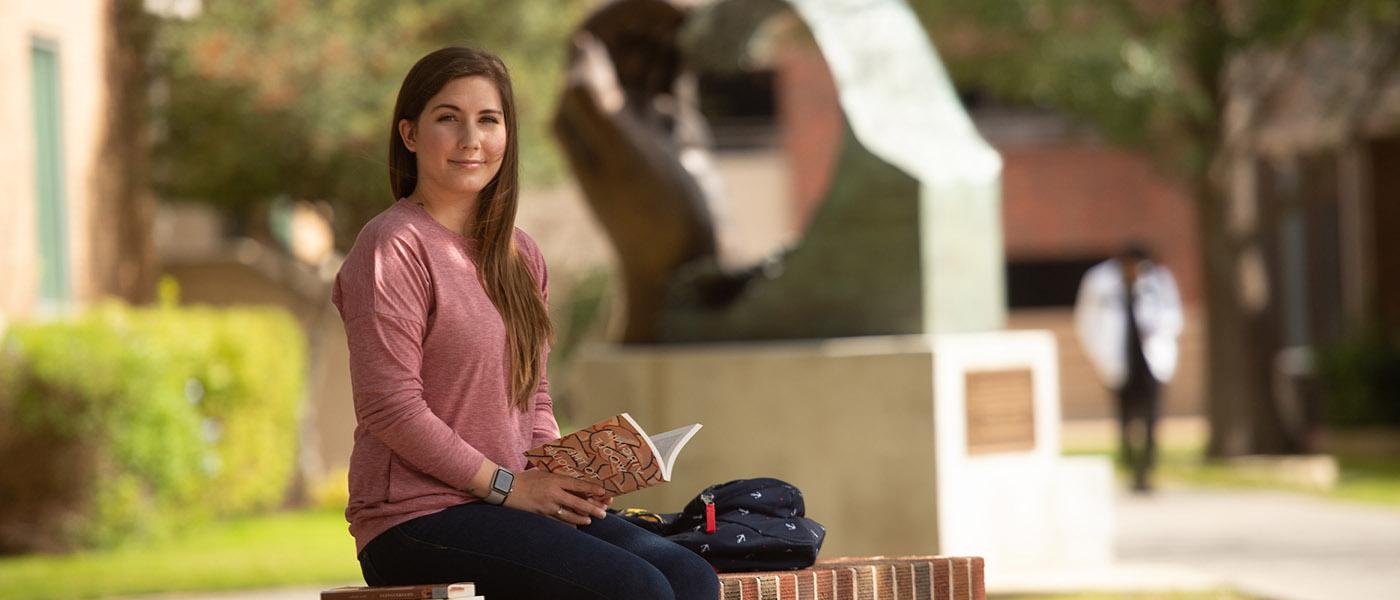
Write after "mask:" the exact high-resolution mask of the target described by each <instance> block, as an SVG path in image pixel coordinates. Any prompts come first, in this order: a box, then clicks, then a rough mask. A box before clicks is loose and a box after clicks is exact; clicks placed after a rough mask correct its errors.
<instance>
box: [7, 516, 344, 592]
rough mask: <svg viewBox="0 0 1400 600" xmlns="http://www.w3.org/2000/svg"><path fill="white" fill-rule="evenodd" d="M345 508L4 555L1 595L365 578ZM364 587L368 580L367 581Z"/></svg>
mask: <svg viewBox="0 0 1400 600" xmlns="http://www.w3.org/2000/svg"><path fill="white" fill-rule="evenodd" d="M359 581H362V580H361V579H360V568H359V563H357V562H356V561H355V544H354V541H352V539H351V538H350V534H349V532H348V531H347V530H346V523H345V518H344V516H342V514H341V513H340V512H338V511H337V512H330V511H315V512H299V513H284V514H274V515H268V516H262V517H251V518H246V519H240V520H236V521H228V522H223V523H210V524H207V525H203V526H200V527H197V528H194V529H191V530H190V531H188V532H185V533H183V534H182V535H180V536H179V539H174V540H166V541H159V542H151V543H147V544H140V545H133V546H129V547H123V548H118V549H114V550H108V551H100V552H84V553H78V554H73V555H68V556H25V557H18V558H3V559H0V599H10V598H14V599H17V600H18V599H20V598H23V599H25V600H44V599H49V598H53V599H60V598H61V599H64V600H69V599H82V598H99V597H107V596H122V595H131V594H144V593H153V592H176V591H187V590H189V591H194V590H199V591H207V590H230V589H242V588H261V587H276V586H285V585H317V584H328V585H327V587H330V585H329V584H343V583H346V582H359ZM361 585H363V584H361Z"/></svg>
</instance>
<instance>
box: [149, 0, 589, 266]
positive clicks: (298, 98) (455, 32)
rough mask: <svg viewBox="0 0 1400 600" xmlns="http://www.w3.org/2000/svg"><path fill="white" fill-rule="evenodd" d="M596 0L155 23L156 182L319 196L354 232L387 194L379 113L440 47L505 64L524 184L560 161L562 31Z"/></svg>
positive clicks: (223, 10) (428, 4) (218, 6)
mask: <svg viewBox="0 0 1400 600" xmlns="http://www.w3.org/2000/svg"><path fill="white" fill-rule="evenodd" d="M595 3H596V2H595V1H594V0H522V1H516V2H486V1H481V0H476V1H463V0H454V1H449V0H421V1H417V2H395V1H392V0H331V1H325V2H305V1H296V0H246V1H240V2H208V3H204V10H203V12H202V13H201V14H199V15H197V16H196V17H194V18H193V19H190V20H187V21H180V20H169V21H166V22H165V23H163V25H162V27H161V31H160V35H159V40H158V43H157V47H156V50H155V52H154V59H155V60H156V61H157V63H158V64H159V73H160V78H159V80H158V81H159V83H158V85H159V87H158V93H157V94H156V96H157V97H156V104H157V114H158V117H157V123H156V126H157V130H158V132H159V133H158V141H157V146H156V175H155V181H156V186H157V189H158V190H159V191H160V192H161V195H162V196H163V197H165V198H168V199H185V200H195V201H202V202H208V203H212V204H214V205H216V206H219V207H222V208H226V209H229V210H231V211H233V212H240V211H244V210H246V209H248V208H249V207H251V206H256V205H258V204H259V203H261V202H264V201H266V200H268V199H270V198H273V197H276V196H280V195H287V196H291V197H294V198H305V199H313V200H316V199H324V200H328V201H330V202H331V203H332V204H333V205H334V206H336V207H337V217H338V218H337V221H338V229H339V231H338V233H340V234H341V235H339V236H338V238H339V239H342V240H345V241H346V242H347V243H348V239H347V238H352V237H353V233H354V232H355V230H357V229H358V227H359V225H360V224H361V223H363V220H364V219H366V218H368V216H371V215H373V214H375V213H376V212H378V210H379V209H382V207H383V206H384V205H385V204H386V203H387V202H388V201H389V200H390V198H389V187H388V183H387V178H386V175H385V174H386V160H385V154H386V152H387V142H388V136H389V132H390V123H389V115H390V113H391V111H392V109H393V103H394V99H395V95H396V94H397V92H398V87H399V84H400V83H401V82H402V80H403V77H404V75H405V74H406V73H407V71H408V68H409V67H410V66H412V64H413V63H414V62H415V61H416V60H417V59H418V58H420V57H421V56H423V55H424V54H426V53H428V52H431V51H432V50H435V49H437V48H440V47H443V46H446V45H454V44H458V45H472V46H477V47H482V48H486V49H488V50H491V51H493V52H495V53H496V54H498V55H500V56H501V57H502V59H503V60H505V61H506V64H507V66H508V67H509V68H510V69H511V75H512V79H513V84H514V86H515V90H516V103H517V106H518V109H519V111H520V123H521V126H520V127H521V132H520V135H521V137H520V139H521V169H522V178H523V179H524V181H525V182H527V183H541V182H547V181H549V180H552V179H554V178H556V177H557V176H558V174H559V173H560V172H561V168H560V164H561V163H560V160H559V158H558V156H557V154H556V151H555V149H554V148H553V144H552V141H551V140H550V139H549V137H548V129H547V127H546V124H547V121H548V119H549V117H550V115H551V113H552V111H553V108H554V102H555V98H556V95H557V90H558V88H559V77H560V72H561V66H562V62H563V60H564V58H565V43H564V42H565V39H566V36H567V35H568V33H569V32H570V31H571V30H572V29H573V27H575V26H576V24H577V22H578V21H579V19H580V18H582V16H583V15H584V13H585V11H586V10H587V9H588V8H589V6H590V5H592V4H595Z"/></svg>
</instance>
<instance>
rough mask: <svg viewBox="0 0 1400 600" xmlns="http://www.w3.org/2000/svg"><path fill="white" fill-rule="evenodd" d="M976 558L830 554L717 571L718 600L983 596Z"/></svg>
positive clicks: (969, 599) (975, 599) (958, 599)
mask: <svg viewBox="0 0 1400 600" xmlns="http://www.w3.org/2000/svg"><path fill="white" fill-rule="evenodd" d="M982 571H983V563H982V559H981V558H977V557H948V556H901V557H886V556H871V557H862V558H832V559H824V560H819V561H817V564H815V565H812V566H811V567H808V568H806V569H801V570H797V571H771V572H762V573H722V574H720V576H719V583H720V600H986V597H987V592H986V585H985V582H984V580H983V575H982Z"/></svg>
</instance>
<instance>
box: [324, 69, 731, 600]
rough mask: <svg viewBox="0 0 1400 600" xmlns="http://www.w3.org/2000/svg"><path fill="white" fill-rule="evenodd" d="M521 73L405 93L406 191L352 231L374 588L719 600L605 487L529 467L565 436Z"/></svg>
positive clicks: (396, 132) (366, 548) (399, 142)
mask: <svg viewBox="0 0 1400 600" xmlns="http://www.w3.org/2000/svg"><path fill="white" fill-rule="evenodd" d="M518 167H519V165H518V148H517V131H516V113H515V102H514V98H513V96H512V93H511V84H510V77H509V75H508V74H507V72H506V68H505V65H504V64H502V62H501V61H500V59H498V58H496V57H495V56H493V55H491V54H489V53H487V52H483V51H480V50H473V49H468V48H444V49H442V50H438V51H436V52H433V53H431V54H429V55H427V56H425V57H423V58H422V59H421V60H419V61H418V63H417V64H415V65H414V66H413V68H412V69H410V70H409V72H408V76H407V77H405V78H404V82H403V86H402V87H401V88H400V89H399V96H398V102H397V103H396V105H395V107H394V117H393V122H392V127H391V132H390V141H389V181H390V185H391V186H392V188H393V192H394V196H395V197H396V198H398V200H397V201H396V202H395V203H394V204H393V205H392V206H390V207H389V208H388V209H386V210H385V211H384V212H382V213H380V214H379V215H378V216H376V217H375V218H374V219H372V220H371V221H370V222H369V223H368V224H367V225H365V227H364V229H363V230H361V231H360V234H359V236H358V237H357V238H356V239H355V245H354V248H352V249H351V250H350V253H349V255H348V256H346V259H345V264H344V265H343V266H342V267H341V270H340V273H339V275H338V276H337V278H336V285H335V289H334V294H333V297H332V301H333V302H334V303H335V305H336V307H337V308H338V309H339V310H340V315H341V317H342V318H343V319H344V320H345V331H346V335H347V337H348V340H349V346H350V375H351V382H352V384H353V387H354V401H355V416H356V421H357V427H356V429H355V446H354V450H353V452H352V455H351V459H350V502H349V506H347V507H346V511H345V515H346V518H347V520H349V522H350V533H351V534H352V535H353V536H354V538H355V544H356V551H357V552H358V554H359V559H360V566H361V570H362V571H363V573H364V577H365V581H366V582H367V583H368V584H369V585H395V584H411V583H435V582H449V581H472V582H475V583H476V584H477V586H478V587H477V589H478V590H479V592H478V593H479V594H483V595H485V596H486V597H488V598H491V599H492V600H507V599H511V598H550V599H563V598H588V599H605V598H606V599H632V598H635V599H646V600H657V599H669V598H677V599H692V598H693V599H701V598H703V599H704V600H714V599H715V598H717V597H718V594H719V591H718V588H719V584H718V581H717V579H716V577H715V573H714V571H713V570H712V569H711V568H710V566H709V565H708V564H707V563H706V562H705V561H704V560H702V559H701V558H700V557H698V556H696V555H695V554H693V553H691V552H690V551H688V550H686V549H684V548H681V547H680V546H677V545H675V544H674V543H671V542H669V541H667V540H666V539H665V538H662V537H659V536H656V535H654V534H651V533H648V532H646V531H644V530H642V529H640V528H638V527H635V526H633V525H631V524H630V523H628V522H626V521H624V520H623V519H619V518H615V517H612V518H605V517H606V514H607V513H606V512H605V509H606V507H607V506H608V505H609V503H611V501H612V498H610V497H608V496H607V492H606V491H605V490H604V489H603V488H602V487H601V486H598V485H594V484H592V483H586V482H583V481H579V480H575V479H573V478H570V477H566V476H563V475H555V474H552V473H548V472H544V471H540V470H534V469H527V463H526V461H525V458H524V456H523V453H524V452H525V451H526V450H529V449H530V448H532V447H534V446H536V445H538V444H540V443H542V442H545V441H548V440H551V439H554V438H556V437H558V436H559V426H558V424H557V423H556V421H555V419H554V412H553V403H552V401H551V400H550V397H549V385H548V383H547V381H546V379H545V360H546V357H547V355H548V352H549V346H548V340H549V338H550V334H551V327H550V324H549V318H548V315H547V314H546V311H545V301H546V298H547V296H546V293H547V280H548V275H547V272H546V270H545V262H544V257H543V256H541V254H540V251H539V248H537V247H536V246H535V243H534V241H533V240H531V239H530V237H529V236H527V235H525V233H524V232H522V231H520V230H519V229H516V228H515V225H514V223H515V208H516V198H517V192H518V186H517V182H518V177H519V176H518Z"/></svg>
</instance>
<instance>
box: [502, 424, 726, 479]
mask: <svg viewBox="0 0 1400 600" xmlns="http://www.w3.org/2000/svg"><path fill="white" fill-rule="evenodd" d="M697 431H700V424H698V423H697V424H694V425H686V426H685V427H681V428H679V429H672V430H671V431H667V432H666V433H658V434H656V435H652V436H648V435H647V434H646V432H645V431H642V427H641V426H640V425H638V424H637V422H636V421H633V420H632V416H631V415H629V414H627V413H622V414H620V415H617V416H615V417H610V418H607V419H604V420H602V421H599V422H597V423H594V424H593V425H591V426H589V427H585V428H583V429H580V430H578V431H575V432H573V433H571V434H569V435H566V436H564V437H563V438H560V439H558V440H555V441H553V442H549V443H547V444H544V445H541V446H539V447H537V448H535V449H533V450H530V451H529V452H526V453H525V458H527V459H529V460H530V464H532V465H534V466H535V468H536V469H544V470H546V471H549V472H551V473H559V474H562V475H568V476H570V477H576V478H578V479H587V480H593V481H596V482H597V483H598V484H600V485H602V486H603V487H604V488H605V489H607V490H608V492H610V493H612V494H613V495H614V496H621V495H622V494H626V493H627V492H635V491H637V490H640V489H642V488H646V487H651V486H653V485H657V484H659V483H663V482H667V481H670V480H671V472H672V471H671V470H672V468H673V467H675V465H676V455H678V454H680V453H681V448H683V447H685V443H686V442H689V441H690V438H691V437H692V436H694V435H695V432H697Z"/></svg>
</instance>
